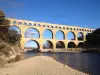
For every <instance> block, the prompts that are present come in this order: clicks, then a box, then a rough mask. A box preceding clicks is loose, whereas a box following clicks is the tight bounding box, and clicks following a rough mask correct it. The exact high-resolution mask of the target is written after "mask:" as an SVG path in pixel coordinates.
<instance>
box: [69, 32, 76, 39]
mask: <svg viewBox="0 0 100 75" xmlns="http://www.w3.org/2000/svg"><path fill="white" fill-rule="evenodd" d="M75 38H76V36H75V34H74V32H72V31H70V32H68V33H67V39H68V40H75Z"/></svg>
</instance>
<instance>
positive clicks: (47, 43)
mask: <svg viewBox="0 0 100 75" xmlns="http://www.w3.org/2000/svg"><path fill="white" fill-rule="evenodd" d="M43 49H53V43H52V42H51V41H49V40H46V41H44V42H43Z"/></svg>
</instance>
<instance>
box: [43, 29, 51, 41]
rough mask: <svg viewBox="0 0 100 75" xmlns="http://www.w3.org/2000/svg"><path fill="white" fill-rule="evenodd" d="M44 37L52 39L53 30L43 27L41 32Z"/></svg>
mask: <svg viewBox="0 0 100 75" xmlns="http://www.w3.org/2000/svg"><path fill="white" fill-rule="evenodd" d="M43 38H44V39H53V32H52V30H50V29H45V30H44V32H43Z"/></svg>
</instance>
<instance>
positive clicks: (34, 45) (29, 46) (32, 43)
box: [24, 40, 40, 51]
mask: <svg viewBox="0 0 100 75" xmlns="http://www.w3.org/2000/svg"><path fill="white" fill-rule="evenodd" d="M24 49H26V50H33V51H34V50H38V49H40V45H39V43H38V42H37V41H36V40H28V41H27V42H25V44H24Z"/></svg>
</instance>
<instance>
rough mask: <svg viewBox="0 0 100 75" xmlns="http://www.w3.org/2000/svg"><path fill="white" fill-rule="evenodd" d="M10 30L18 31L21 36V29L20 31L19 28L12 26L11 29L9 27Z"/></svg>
mask: <svg viewBox="0 0 100 75" xmlns="http://www.w3.org/2000/svg"><path fill="white" fill-rule="evenodd" d="M10 29H12V30H15V31H17V32H18V34H21V29H20V28H19V27H18V26H10V27H9V30H10Z"/></svg>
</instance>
